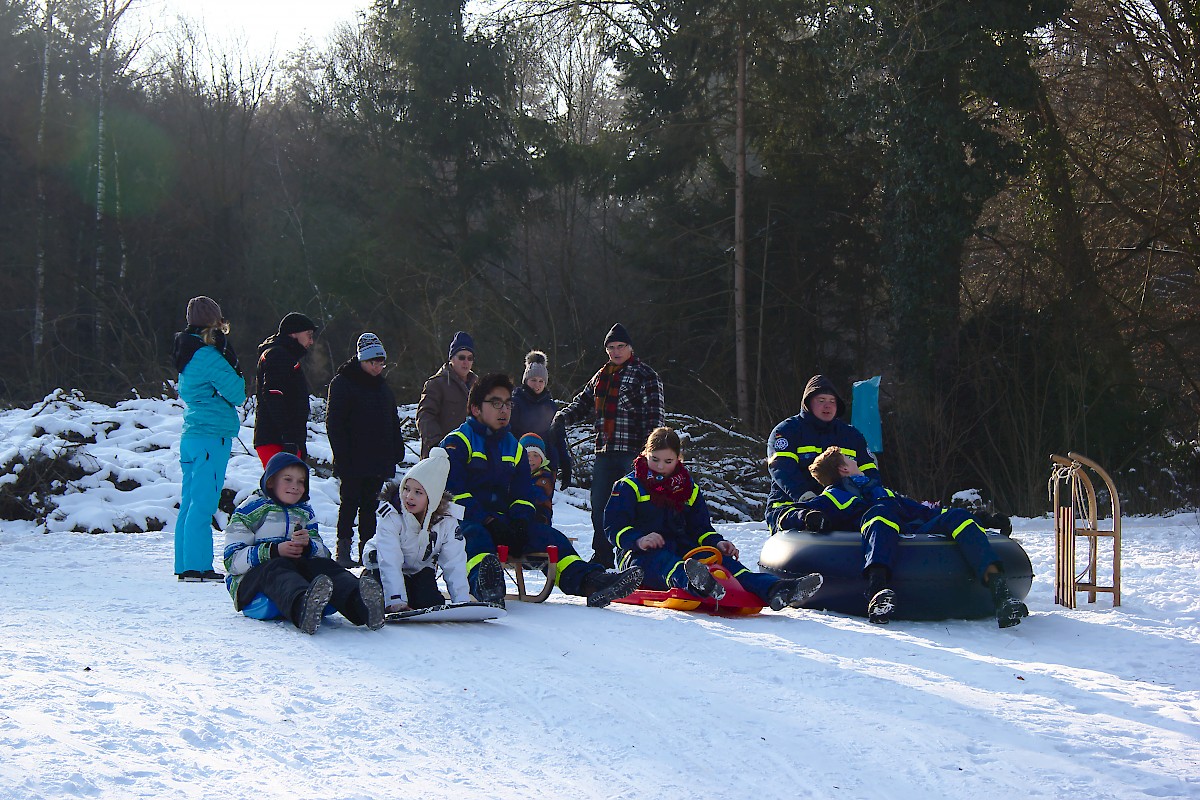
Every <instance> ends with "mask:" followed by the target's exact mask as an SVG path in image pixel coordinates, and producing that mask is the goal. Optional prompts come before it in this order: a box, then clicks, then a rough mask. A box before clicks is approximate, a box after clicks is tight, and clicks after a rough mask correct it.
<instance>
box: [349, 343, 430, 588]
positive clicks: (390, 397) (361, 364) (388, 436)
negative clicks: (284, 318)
mask: <svg viewBox="0 0 1200 800" xmlns="http://www.w3.org/2000/svg"><path fill="white" fill-rule="evenodd" d="M357 350H358V353H357V355H356V357H355V358H351V359H350V360H349V361H347V362H346V363H344V364H342V365H341V366H340V367H338V371H337V374H336V375H334V376H333V380H332V381H330V382H329V404H328V405H327V406H326V407H325V426H326V429H327V430H328V431H329V446H330V447H331V448H332V449H333V471H334V474H336V475H337V477H338V494H339V495H340V500H341V506H340V507H339V509H338V522H337V562H338V563H339V564H341V565H342V566H343V567H352V566H354V565H355V562H354V561H353V560H352V559H351V558H350V543H351V540H352V539H353V538H354V519H355V517H357V518H358V560H359V561H360V562H361V561H362V551H363V545H365V544H366V543H367V542H369V541H370V540H371V538H372V537H373V536H374V535H375V508H376V506H378V504H379V490H380V489H381V488H382V487H383V482H384V481H385V480H387V479H388V478H391V477H392V476H393V475H395V474H396V466H397V465H398V464H399V463H400V462H401V461H403V460H404V437H403V436H402V435H401V433H400V415H399V413H398V412H397V411H396V396H395V395H394V394H393V393H392V390H391V387H389V386H388V385H387V381H386V380H384V378H383V368H384V366H385V365H386V364H387V353H386V352H385V351H384V349H383V343H382V342H380V341H379V337H378V336H376V335H375V334H373V333H364V334H363V335H362V336H360V337H358V347H357ZM438 501H440V498H430V502H431V503H434V504H435V507H436V503H437V502H438Z"/></svg>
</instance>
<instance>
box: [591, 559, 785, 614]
mask: <svg viewBox="0 0 1200 800" xmlns="http://www.w3.org/2000/svg"><path fill="white" fill-rule="evenodd" d="M700 553H705V554H707V555H706V557H704V558H701V559H700V560H701V561H702V562H703V563H704V564H705V565H707V566H708V571H709V572H711V573H712V576H713V577H714V578H716V579H717V581H718V582H719V583H720V584H721V585H722V586H724V587H725V596H724V597H722V598H721V599H720V601H717V600H713V599H712V598H711V597H697V596H696V595H694V594H692V593H691V592H688V591H685V590H683V589H668V590H667V591H665V592H664V591H657V590H654V589H638V590H637V591H636V592H633V593H632V594H630V595H627V596H625V597H622V598H620V599H619V600H617V601H615V602H618V603H625V604H627V605H632V606H651V607H653V608H670V609H674V610H676V611H702V612H704V613H705V614H713V615H715V616H721V617H745V616H750V615H751V614H757V613H758V612H760V611H762V610H763V602H762V600H761V599H760V598H759V596H758V595H756V594H754V593H753V592H749V591H747V590H746V589H745V588H743V587H742V584H741V583H740V582H739V581H738V579H737V578H735V577H733V575H731V574H730V572H729V570H727V569H725V567H723V566H722V565H721V551H720V550H718V549H717V548H715V547H707V546H705V547H697V548H695V549H693V550H690V551H688V553H687V555H685V556H684V558H685V559H687V558H691V557H692V556H695V555H699V554H700Z"/></svg>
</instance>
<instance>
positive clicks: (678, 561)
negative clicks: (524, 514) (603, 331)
mask: <svg viewBox="0 0 1200 800" xmlns="http://www.w3.org/2000/svg"><path fill="white" fill-rule="evenodd" d="M682 452H683V447H682V443H681V442H680V440H679V434H677V433H676V432H675V431H674V430H672V429H671V428H656V429H655V430H654V431H653V432H652V433H651V434H650V436H649V438H647V439H646V446H645V447H644V448H642V452H641V454H640V455H639V456H638V457H637V459H636V460H635V461H634V465H633V471H632V472H630V473H629V474H628V475H626V476H625V477H624V478H622V479H621V480H619V481H617V482H616V483H615V484H614V485H613V490H612V495H611V496H610V497H609V500H608V505H607V506H605V509H604V532H605V534H606V535H607V536H608V540H609V541H610V542H611V543H612V544H613V545H614V546H615V547H616V549H617V552H618V556H617V565H618V566H619V567H620V568H622V569H624V568H627V567H630V566H633V565H635V564H636V565H638V566H640V567H642V569H643V570H644V571H645V573H646V578H645V581H644V583H643V586H644V587H645V588H647V589H659V590H665V589H668V588H678V589H686V590H687V591H689V592H691V593H692V594H696V595H700V596H705V597H712V598H713V599H716V600H719V599H720V598H721V597H723V596H724V594H725V588H724V587H723V586H721V584H720V583H718V582H717V580H716V579H715V578H713V576H712V574H711V573H710V572H709V570H708V567H707V566H705V565H704V564H702V563H701V562H700V561H699V560H697V559H695V558H688V559H686V560H685V559H684V558H683V556H684V555H685V554H686V553H687V552H688V551H689V550H691V549H692V548H694V547H699V546H701V545H708V546H711V547H715V548H717V549H718V550H720V551H721V554H722V556H723V563H724V565H725V567H726V568H727V569H728V570H729V571H730V573H732V574H733V576H734V577H735V578H737V579H738V582H740V583H741V584H742V586H743V587H745V588H746V589H747V590H748V591H750V592H753V593H754V594H756V595H758V596H759V597H760V598H762V600H763V602H764V604H766V605H769V606H771V608H772V609H774V610H775V611H779V610H780V609H782V608H784V607H785V606H790V607H792V608H799V607H800V606H801V605H802V604H803V603H804V601H805V600H807V599H808V598H809V597H811V596H812V595H813V594H815V593H816V591H817V589H819V588H820V587H821V576H820V575H818V574H817V573H813V574H811V575H806V576H804V577H803V578H792V579H786V580H781V579H779V578H776V577H775V576H774V575H768V574H765V573H761V572H752V571H751V570H750V569H748V568H747V567H745V566H744V565H742V564H741V563H740V562H739V561H738V560H737V557H738V555H739V554H738V549H737V546H736V545H734V543H733V542H731V541H728V540H727V539H725V538H723V537H722V536H721V534H719V533H717V532H716V531H715V530H714V529H713V525H712V521H711V519H710V517H709V514H708V505H707V504H706V503H705V502H704V494H703V493H702V492H701V491H700V487H699V486H697V485H696V484H695V483H694V482H693V481H692V476H691V473H689V472H688V470H687V467H685V466H684V465H683V460H682Z"/></svg>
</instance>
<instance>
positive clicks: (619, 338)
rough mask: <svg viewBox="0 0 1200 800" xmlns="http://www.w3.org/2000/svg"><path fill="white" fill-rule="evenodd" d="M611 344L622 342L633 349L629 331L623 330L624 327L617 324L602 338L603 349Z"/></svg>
mask: <svg viewBox="0 0 1200 800" xmlns="http://www.w3.org/2000/svg"><path fill="white" fill-rule="evenodd" d="M612 342H624V343H625V344H627V345H629V346H630V347H633V339H630V338H629V331H627V330H625V326H624V325H622V324H621V323H619V322H618V323H617V324H616V325H613V326H612V327H611V328H610V329H609V331H608V334H607V335H606V336H605V337H604V346H605V347H608V346H609V344H611V343H612Z"/></svg>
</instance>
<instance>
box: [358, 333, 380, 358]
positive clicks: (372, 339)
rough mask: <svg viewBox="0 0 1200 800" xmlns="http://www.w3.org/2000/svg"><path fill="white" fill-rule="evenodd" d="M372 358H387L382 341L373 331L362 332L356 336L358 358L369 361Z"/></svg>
mask: <svg viewBox="0 0 1200 800" xmlns="http://www.w3.org/2000/svg"><path fill="white" fill-rule="evenodd" d="M372 358H387V352H386V351H385V350H384V349H383V342H381V341H379V337H378V336H376V335H375V334H373V333H364V334H363V335H362V336H360V337H358V360H359V361H370V360H371V359H372Z"/></svg>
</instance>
